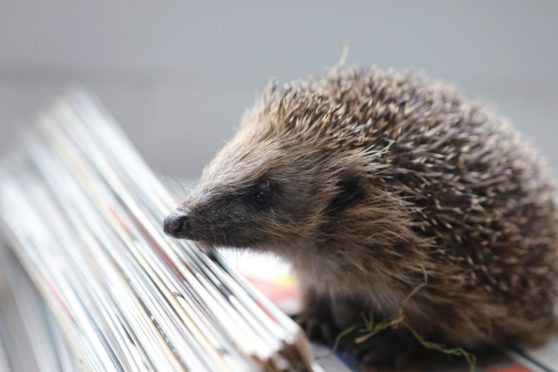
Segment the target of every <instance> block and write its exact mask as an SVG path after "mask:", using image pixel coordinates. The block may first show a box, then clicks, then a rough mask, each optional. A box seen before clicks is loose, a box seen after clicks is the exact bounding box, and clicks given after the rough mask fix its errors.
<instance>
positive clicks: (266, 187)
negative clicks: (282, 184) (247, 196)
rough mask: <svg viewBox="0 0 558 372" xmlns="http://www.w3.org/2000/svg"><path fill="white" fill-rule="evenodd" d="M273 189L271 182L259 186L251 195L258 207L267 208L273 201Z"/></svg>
mask: <svg viewBox="0 0 558 372" xmlns="http://www.w3.org/2000/svg"><path fill="white" fill-rule="evenodd" d="M271 195H272V188H271V184H270V182H269V181H265V182H261V183H260V184H258V185H257V186H256V187H255V188H254V190H253V191H252V193H251V198H252V200H253V201H254V203H255V204H256V205H257V206H258V207H264V206H267V205H268V204H269V202H270V200H271Z"/></svg>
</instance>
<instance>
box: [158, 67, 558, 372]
mask: <svg viewBox="0 0 558 372" xmlns="http://www.w3.org/2000/svg"><path fill="white" fill-rule="evenodd" d="M555 198H556V186H555V181H554V179H553V177H552V175H551V174H550V172H549V170H548V169H547V167H546V165H545V163H544V161H543V160H542V159H541V157H540V156H539V155H538V154H537V152H536V151H535V150H534V146H532V145H530V144H529V143H528V141H526V139H524V138H523V137H521V136H520V134H519V133H518V132H517V131H516V130H515V129H514V128H513V127H512V126H511V125H510V124H509V123H508V121H507V120H506V119H505V118H503V117H501V116H500V115H498V114H496V113H495V112H493V111H491V109H489V108H487V107H486V106H485V105H483V104H481V103H477V102H476V101H474V100H471V99H468V98H465V97H464V96H463V95H462V94H461V93H460V92H458V91H457V89H455V88H453V87H452V86H450V85H447V84H445V83H442V82H439V81H436V80H432V79H430V78H427V77H424V76H422V75H417V74H414V73H412V72H398V71H394V70H391V69H390V70H382V69H380V68H378V67H369V68H359V67H350V68H346V67H342V66H336V67H334V68H332V69H330V70H329V71H327V72H326V73H325V74H324V75H322V76H320V77H317V78H311V79H308V80H297V81H293V82H290V83H287V84H285V85H283V86H280V85H278V84H277V83H271V84H270V85H269V86H268V87H267V88H266V89H265V90H264V92H263V94H262V96H261V97H260V98H259V99H258V100H257V102H256V104H255V105H254V107H253V108H251V109H249V110H248V111H246V112H245V114H244V116H243V118H242V121H241V125H240V128H239V129H238V131H237V133H236V135H235V136H234V137H233V138H232V139H231V140H230V141H229V142H228V143H227V144H226V145H225V147H224V148H223V149H222V150H221V151H220V152H219V153H218V154H217V156H216V157H215V158H214V160H212V161H211V162H210V163H209V164H208V165H207V166H206V167H205V168H204V170H203V173H202V176H201V179H200V181H199V184H198V185H197V186H196V187H195V188H194V189H193V190H191V193H190V194H189V195H188V196H187V197H186V198H185V200H184V202H183V203H181V204H180V205H179V206H178V207H177V208H176V209H175V210H174V211H172V212H171V213H170V214H169V215H168V216H167V218H166V219H165V221H164V230H165V232H166V233H167V234H169V235H171V236H172V237H175V238H179V239H189V240H193V241H196V242H199V243H200V244H202V245H205V246H208V247H215V246H224V247H235V248H247V249H252V250H255V251H262V252H264V251H265V252H272V253H274V254H276V255H279V256H281V257H283V258H284V259H286V260H287V261H289V262H290V263H291V264H292V267H293V270H294V272H295V274H296V275H297V276H298V278H299V281H300V287H301V291H302V298H303V301H302V302H303V307H302V311H301V313H300V314H299V315H298V316H297V320H298V321H299V323H300V324H301V325H302V327H303V328H304V330H305V331H306V332H307V334H308V336H309V337H310V338H311V339H318V340H322V341H324V342H329V343H331V342H332V339H333V337H334V336H335V335H336V334H338V333H339V332H341V331H342V330H343V329H344V327H347V326H349V325H351V324H357V323H358V322H359V321H360V322H362V319H363V317H364V318H365V319H366V317H370V318H368V319H374V320H375V321H379V320H382V319H392V318H393V317H394V316H396V315H397V314H401V313H402V306H403V304H404V317H405V322H406V324H408V325H409V326H408V327H385V328H386V329H385V330H383V331H382V332H377V334H375V335H373V336H372V337H370V338H369V339H368V340H367V341H366V342H363V343H361V344H358V345H357V344H356V343H355V342H353V344H352V347H351V348H350V350H352V351H353V352H354V353H355V354H356V355H357V356H359V357H360V358H361V360H362V361H364V362H365V363H366V364H367V365H383V364H388V365H393V364H394V363H399V365H400V363H402V361H404V360H407V357H408V355H412V353H413V352H414V351H416V350H417V347H416V344H417V342H416V336H417V335H420V337H421V338H423V339H426V340H429V341H436V342H440V343H442V344H444V345H454V346H458V347H463V348H466V349H467V350H480V349H484V348H489V347H493V346H496V345H510V344H511V345H517V344H520V343H525V342H532V341H533V340H544V336H543V335H545V334H547V333H548V332H547V330H548V329H550V328H551V326H553V325H554V322H555V317H554V313H553V306H554V303H555V299H556V294H557V288H556V279H557V265H556V264H557V254H556V252H557V243H558V239H557V231H558V229H557V222H558V214H557V209H556V204H555ZM425 278H426V279H427V280H426V282H425ZM418 287H420V290H416V289H417V288H418ZM410 294H412V296H410ZM411 327H412V328H411ZM411 330H412V332H411ZM413 333H414V335H413ZM355 338H356V337H355ZM413 338H415V340H414V341H413Z"/></svg>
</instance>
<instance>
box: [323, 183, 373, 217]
mask: <svg viewBox="0 0 558 372" xmlns="http://www.w3.org/2000/svg"><path fill="white" fill-rule="evenodd" d="M335 186H336V189H337V194H336V196H335V197H334V198H333V200H332V201H331V202H330V203H329V205H328V207H327V208H326V210H325V211H326V213H334V212H336V211H339V210H342V209H345V208H347V207H349V206H351V205H353V204H354V203H356V202H358V201H359V200H361V199H362V198H363V197H364V194H363V193H362V188H361V180H360V177H359V176H358V175H344V176H343V177H342V178H341V179H340V180H339V181H338V182H337V183H336V184H335Z"/></svg>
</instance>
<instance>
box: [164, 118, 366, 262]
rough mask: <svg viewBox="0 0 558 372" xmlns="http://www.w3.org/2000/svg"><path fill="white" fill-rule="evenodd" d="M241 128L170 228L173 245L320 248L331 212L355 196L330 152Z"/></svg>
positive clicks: (169, 223) (167, 223) (167, 225)
mask: <svg viewBox="0 0 558 372" xmlns="http://www.w3.org/2000/svg"><path fill="white" fill-rule="evenodd" d="M311 149H312V146H311V145H310V146H309V144H308V143H298V142H297V141H296V140H293V139H285V138H284V137H273V136H270V134H269V133H262V132H259V131H257V130H253V129H252V128H243V130H242V131H241V132H240V133H239V134H237V136H236V137H235V138H234V139H233V140H232V141H231V142H230V143H229V144H228V145H227V146H226V147H225V148H224V149H223V150H222V151H221V152H220V153H219V154H218V156H217V157H216V158H215V159H214V160H213V161H212V162H211V163H210V164H209V166H208V167H206V169H205V170H204V173H203V175H202V178H201V181H200V183H199V185H198V186H197V187H196V188H195V189H194V190H193V191H192V192H191V194H190V195H189V196H188V197H187V199H186V200H185V201H184V203H183V204H182V205H181V206H179V208H177V209H176V210H175V211H174V212H173V213H172V214H171V215H169V217H167V219H166V220H165V231H166V232H167V233H168V234H169V235H171V236H173V237H176V238H185V239H190V240H195V241H199V242H203V243H205V244H207V245H211V246H229V247H250V248H257V249H264V250H273V251H277V250H288V249H289V248H290V247H294V246H301V245H304V244H308V243H309V242H311V241H315V240H316V239H317V236H318V235H319V234H320V233H321V229H322V227H323V226H324V224H326V223H327V222H329V217H330V212H331V210H332V208H336V207H338V206H339V205H340V204H343V203H347V202H350V201H351V200H353V199H354V197H355V195H356V193H357V189H358V187H357V184H356V183H353V182H352V181H351V178H346V177H345V178H338V177H337V176H336V174H334V173H333V172H332V170H331V169H330V168H331V158H330V155H328V153H327V152H325V151H311Z"/></svg>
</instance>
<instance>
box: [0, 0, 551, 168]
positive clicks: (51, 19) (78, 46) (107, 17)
mask: <svg viewBox="0 0 558 372" xmlns="http://www.w3.org/2000/svg"><path fill="white" fill-rule="evenodd" d="M345 42H348V43H349V45H350V53H349V58H348V64H360V65H370V64H377V65H379V66H382V67H389V66H394V67H397V68H412V69H415V70H419V71H423V72H427V73H428V74H430V75H431V76H434V77H438V78H443V79H446V80H449V81H451V82H454V83H455V84H458V85H459V86H461V87H462V88H463V89H464V90H465V91H466V92H468V93H469V94H471V95H473V96H476V97H481V98H483V99H484V100H485V101H487V102H489V103H491V104H493V105H495V106H496V107H498V108H499V110H500V111H501V112H503V113H505V114H506V115H507V116H508V117H510V118H511V119H512V121H513V122H514V123H515V124H516V125H517V126H519V127H520V128H521V129H522V130H523V132H524V133H526V134H527V135H528V136H530V137H532V138H533V139H534V141H535V142H536V143H537V144H538V145H539V146H540V147H541V148H542V149H543V151H544V152H546V154H547V155H548V157H549V158H550V160H551V163H552V165H553V167H554V169H555V170H558V146H556V145H555V143H556V139H557V137H558V119H557V118H558V69H557V66H558V2H555V1H533V0H530V1H527V0H526V1H512V0H499V1H486V0H484V1H472V0H468V1H461V2H457V1H449V0H422V1H406V2H401V1H397V2H396V1H387V0H386V1H338V2H317V1H316V2H312V1H308V2H299V1H274V2H268V1H262V0H259V1H242V2H238V1H222V2H220V3H216V2H212V1H208V2H203V3H202V2H201V1H198V2H189V1H180V2H178V1H177V2H174V3H171V2H163V1H106V2H103V1H89V2H80V1H56V2H55V1H35V2H31V1H29V2H28V1H16V0H14V1H6V0H0V146H2V147H5V146H6V145H7V144H9V143H10V142H11V138H13V135H14V129H15V128H16V127H17V126H18V125H21V124H22V123H26V122H29V121H30V119H32V117H33V114H34V113H35V112H36V110H38V109H39V108H41V107H42V106H44V105H45V104H47V103H48V102H49V100H50V98H51V97H52V96H54V95H57V94H60V93H61V92H63V91H64V89H65V87H66V86H68V85H75V84H78V85H82V86H84V87H86V88H89V89H91V90H92V91H93V92H95V93H97V95H98V96H99V97H100V98H101V100H102V101H103V102H104V103H105V104H106V106H107V107H108V109H109V111H110V112H112V114H113V115H114V116H115V117H116V119H117V120H118V121H119V122H120V123H121V124H122V126H123V127H124V128H125V130H126V131H127V132H128V133H129V135H130V137H131V138H132V140H133V141H134V142H135V144H136V145H137V147H138V148H139V150H140V151H141V153H142V154H143V155H144V156H145V158H146V159H147V161H148V162H149V163H150V164H151V165H152V166H153V167H154V168H155V169H156V170H158V171H160V172H162V173H163V174H167V175H169V177H171V176H172V177H185V178H196V177H197V176H198V174H199V173H200V171H201V169H202V167H203V164H204V163H205V162H207V161H208V160H210V159H211V157H212V156H213V155H214V154H215V152H216V151H217V150H218V149H219V148H220V147H221V146H222V144H223V143H224V141H225V140H226V139H227V138H229V137H230V136H231V135H232V134H233V132H234V129H235V127H236V126H237V125H238V122H239V119H240V116H241V114H242V112H243V111H244V109H245V108H247V107H248V106H250V105H251V104H252V103H253V102H254V100H255V97H256V95H257V93H258V92H260V91H261V89H262V88H263V87H264V86H265V84H266V82H267V81H268V80H269V79H270V78H271V77H276V78H278V79H279V80H283V81H284V80H287V79H292V78H297V77H305V76H308V75H310V74H318V73H321V72H323V71H325V69H326V68H327V67H328V66H331V65H334V64H335V63H336V62H337V61H338V60H339V57H340V55H341V52H342V49H343V44H344V43H345Z"/></svg>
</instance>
